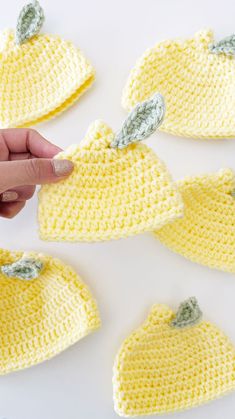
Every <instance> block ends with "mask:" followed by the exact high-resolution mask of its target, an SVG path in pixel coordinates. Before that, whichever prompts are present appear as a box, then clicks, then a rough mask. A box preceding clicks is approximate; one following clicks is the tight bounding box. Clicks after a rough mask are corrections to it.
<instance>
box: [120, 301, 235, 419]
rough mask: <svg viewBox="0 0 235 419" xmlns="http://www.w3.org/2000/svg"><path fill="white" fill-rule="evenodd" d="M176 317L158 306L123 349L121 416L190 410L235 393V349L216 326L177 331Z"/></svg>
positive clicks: (165, 308) (127, 340)
mask: <svg viewBox="0 0 235 419" xmlns="http://www.w3.org/2000/svg"><path fill="white" fill-rule="evenodd" d="M173 318H174V313H173V312H172V311H171V309H170V308H169V307H167V306H165V305H161V304H159V305H154V306H153V308H152V310H151V312H150V314H149V316H148V318H147V321H145V323H144V324H143V325H142V326H141V327H140V328H139V329H137V330H136V331H135V332H134V333H132V334H131V335H130V336H129V337H128V338H127V339H126V340H125V341H124V343H123V344H122V347H121V349H120V351H119V353H118V355H117V357H116V360H115V365H114V375H113V389H114V404H115V410H116V412H117V413H118V414H119V415H120V416H135V415H150V414H163V413H169V412H175V411H178V410H183V409H188V408H191V407H194V406H197V405H200V404H202V403H205V402H207V401H209V400H212V399H215V398H217V397H219V396H222V395H224V394H225V393H228V392H230V391H232V390H235V350H234V346H233V345H232V343H231V342H230V341H229V339H228V338H227V337H225V336H224V334H223V333H222V332H221V331H220V330H219V329H218V328H217V327H216V326H214V325H213V324H211V323H209V322H206V321H202V322H201V323H199V324H198V325H196V326H192V327H188V328H185V329H175V328H173V327H172V326H171V325H170V322H171V320H172V319H173Z"/></svg>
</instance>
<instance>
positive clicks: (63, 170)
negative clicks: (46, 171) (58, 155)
mask: <svg viewBox="0 0 235 419" xmlns="http://www.w3.org/2000/svg"><path fill="white" fill-rule="evenodd" d="M52 165H53V169H54V172H55V175H56V176H67V175H69V174H70V173H71V172H72V170H73V167H74V165H73V163H72V162H71V161H70V160H58V159H54V160H52Z"/></svg>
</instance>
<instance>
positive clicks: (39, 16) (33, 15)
mask: <svg viewBox="0 0 235 419" xmlns="http://www.w3.org/2000/svg"><path fill="white" fill-rule="evenodd" d="M44 19H45V18H44V12H43V9H42V7H41V6H40V4H39V3H38V1H34V2H33V3H29V4H26V5H25V6H24V7H23V9H22V10H21V12H20V14H19V17H18V20H17V25H16V34H15V40H16V44H17V45H21V44H23V43H24V42H25V41H27V40H28V39H30V38H32V37H33V36H34V35H36V34H38V32H39V31H40V29H41V27H42V25H43V22H44Z"/></svg>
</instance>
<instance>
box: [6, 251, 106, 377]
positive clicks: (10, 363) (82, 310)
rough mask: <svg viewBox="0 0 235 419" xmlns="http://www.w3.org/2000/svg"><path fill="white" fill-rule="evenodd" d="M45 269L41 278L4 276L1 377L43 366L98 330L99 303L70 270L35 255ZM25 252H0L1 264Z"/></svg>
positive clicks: (56, 261) (11, 261)
mask: <svg viewBox="0 0 235 419" xmlns="http://www.w3.org/2000/svg"><path fill="white" fill-rule="evenodd" d="M29 256H30V257H33V258H40V259H41V260H42V261H43V263H44V268H43V270H42V272H41V273H40V275H39V277H38V278H37V279H34V280H31V281H28V282H27V281H24V280H20V279H15V278H8V277H7V276H6V275H4V274H2V273H1V272H0V286H1V292H0V324H1V334H0V348H1V351H0V374H6V373H9V372H12V371H16V370H20V369H22V368H27V367H30V366H32V365H34V364H37V363H39V362H42V361H45V360H46V359H49V358H51V357H52V356H54V355H57V354H58V353H59V352H61V351H63V350H64V349H66V348H67V347H68V346H70V345H72V344H73V343H75V342H77V341H78V340H79V339H81V338H82V337H84V336H86V335H87V334H88V333H90V332H92V331H93V330H95V329H97V328H98V327H99V326H100V319H99V313H98V309H97V306H96V302H95V301H94V299H93V297H92V296H91V294H90V291H89V290H88V288H87V287H86V285H85V284H83V282H82V281H81V279H80V278H79V276H78V275H77V274H76V273H75V272H74V270H73V269H72V268H70V267H69V266H66V265H64V264H63V263H62V262H61V261H60V260H58V259H54V258H52V257H50V256H45V255H41V254H37V253H34V252H31V253H30V254H29ZM21 257H22V252H9V251H7V250H2V249H1V251H0V265H4V264H7V263H13V262H15V261H16V260H18V259H20V258H21Z"/></svg>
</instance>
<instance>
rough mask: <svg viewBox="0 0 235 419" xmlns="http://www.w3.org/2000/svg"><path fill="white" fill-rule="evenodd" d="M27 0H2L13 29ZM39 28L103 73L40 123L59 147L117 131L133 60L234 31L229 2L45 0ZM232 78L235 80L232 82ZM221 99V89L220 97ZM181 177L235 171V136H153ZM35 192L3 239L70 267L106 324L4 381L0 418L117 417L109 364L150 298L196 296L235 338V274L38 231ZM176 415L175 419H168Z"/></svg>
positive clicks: (124, 244)
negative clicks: (163, 46)
mask: <svg viewBox="0 0 235 419" xmlns="http://www.w3.org/2000/svg"><path fill="white" fill-rule="evenodd" d="M22 6H23V2H22V1H19V0H7V1H5V2H3V4H2V7H1V13H0V27H1V28H5V27H14V25H15V21H16V18H17V15H18V12H19V10H20V9H21V7H22ZM42 6H43V7H44V10H45V14H46V22H45V24H44V31H45V32H48V33H54V34H59V35H61V36H63V37H64V38H65V39H71V40H73V41H74V43H75V44H76V45H78V46H79V47H80V48H81V49H82V50H83V51H84V52H85V54H86V56H87V57H89V58H90V60H91V62H92V63H93V65H94V66H95V68H96V70H97V80H96V82H95V84H94V85H93V87H92V88H91V89H90V91H89V92H87V93H86V94H85V95H84V96H83V97H82V98H81V100H80V101H78V103H77V104H76V105H75V106H73V107H72V108H71V109H69V110H68V111H66V112H65V113H64V114H62V115H61V116H60V117H58V118H57V119H55V120H53V121H49V122H47V123H45V124H43V125H40V126H38V127H37V129H38V130H39V131H40V132H41V133H42V134H43V135H44V136H45V137H46V138H48V139H49V140H51V141H53V142H55V143H57V144H58V145H60V146H61V147H67V146H68V145H70V144H71V143H79V142H80V141H81V139H82V138H83V136H84V134H85V132H86V130H87V128H88V125H89V124H90V123H91V122H92V121H93V120H95V119H97V118H102V119H103V120H105V121H106V122H107V123H108V124H109V125H110V126H111V127H112V128H113V129H114V130H117V129H118V128H119V127H120V126H121V123H122V121H123V119H124V118H125V116H126V114H125V113H124V111H123V110H122V108H121V105H120V99H121V91H122V88H123V86H124V83H125V81H126V78H127V76H128V74H129V70H130V69H131V67H132V66H133V65H134V63H135V61H136V59H137V58H138V57H139V56H140V55H141V54H142V53H143V52H144V51H145V49H146V48H147V47H149V46H152V45H154V44H155V43H156V42H157V41H160V40H163V39H166V38H172V37H180V36H182V37H188V36H191V35H193V34H194V32H196V31H198V30H200V29H202V28H207V27H211V28H213V29H214V30H215V35H216V39H220V38H221V37H223V36H226V35H230V34H231V33H233V32H234V31H235V26H234V16H235V3H234V0H223V1H222V2H216V1H215V0H191V1H189V0H117V1H112V0H99V1H91V0H86V1H79V0H66V1H58V0H50V1H46V0H44V1H43V0H42ZM234 83H235V81H234ZM221 101H223V98H221ZM148 144H150V145H151V146H152V147H153V148H154V150H155V151H156V152H157V154H158V155H159V156H160V157H161V158H162V159H163V160H164V161H165V162H166V163H167V165H168V167H169V169H170V171H171V172H172V174H173V177H174V179H179V178H181V177H183V176H185V175H189V174H199V173H203V172H205V173H206V172H210V171H216V170H218V169H220V168H221V167H232V168H234V169H235V159H234V156H235V140H234V141H233V140H228V141H226V140H224V141H223V140H222V141H204V140H193V139H185V138H176V137H173V136H170V135H166V134H163V133H157V134H156V135H154V136H153V137H152V138H151V139H150V140H148ZM36 210H37V198H36V197H35V198H34V199H33V200H32V201H31V202H30V203H28V205H27V207H26V209H25V210H24V211H23V212H22V214H21V215H19V216H18V217H16V219H14V220H10V221H5V220H1V221H0V231H1V233H0V240H1V246H2V247H6V248H10V249H25V250H29V249H33V250H38V251H43V252H47V253H51V254H52V255H54V256H57V257H60V258H61V259H63V260H64V261H65V262H67V263H68V264H71V265H72V266H73V267H74V268H75V269H76V270H77V271H78V272H79V273H80V275H81V276H82V278H83V279H84V280H85V282H86V283H87V284H89V286H90V288H91V290H92V291H93V294H94V295H95V296H96V298H97V300H98V303H99V307H100V311H101V316H102V321H103V327H102V328H101V329H100V331H98V332H96V333H94V334H92V335H90V336H88V337H87V338H85V339H83V340H81V341H80V342H78V343H77V344H76V345H74V346H73V347H71V348H69V349H68V350H66V351H65V352H63V353H62V354H60V355H59V356H57V357H55V358H54V359H52V360H50V361H48V362H45V363H43V364H40V365H38V366H35V367H32V368H30V369H28V370H24V371H21V372H17V373H14V374H10V375H8V376H5V377H1V378H0V419H3V418H6V419H42V418H43V419H78V418H81V419H115V418H117V415H116V414H115V413H114V411H113V403H112V365H113V359H114V356H115V354H116V352H117V350H118V348H119V346H120V344H121V342H122V340H123V339H124V338H125V337H126V336H127V335H128V334H129V333H130V332H131V331H132V330H133V329H134V328H136V327H137V326H139V324H140V323H141V322H142V321H143V320H144V319H145V318H146V315H147V313H148V310H149V309H150V307H151V305H152V304H153V303H159V302H160V303H166V304H169V305H170V306H171V307H172V308H174V309H175V308H176V307H177V305H178V304H179V302H180V301H181V300H183V299H185V298H187V297H188V296H191V295H195V296H197V298H198V300H199V302H200V305H201V308H202V309H203V311H204V315H205V317H206V318H207V319H209V320H212V321H214V322H215V323H217V325H218V326H220V327H221V328H222V329H223V330H224V331H225V332H226V333H227V334H228V335H229V336H230V337H231V339H232V340H233V341H234V343H235V327H234V324H235V323H234V316H235V305H234V296H235V279H234V275H230V274H226V273H223V272H219V271H212V270H210V269H209V268H206V267H203V266H199V265H196V264H193V263H191V262H190V261H187V260H185V259H184V258H183V257H181V256H179V255H176V254H174V253H172V252H171V251H170V250H168V249H166V248H165V247H163V246H162V245H161V244H160V243H158V242H157V240H155V239H154V238H153V237H152V236H151V235H150V234H146V235H142V236H136V237H133V238H129V239H123V240H119V241H113V242H106V243H100V244H73V245H71V244H57V243H44V242H42V241H40V240H39V238H38V234H37V222H36ZM234 412H235V394H231V395H229V396H226V397H224V398H222V399H220V400H217V401H214V402H211V403H210V404H208V405H205V406H202V407H199V408H196V409H193V410H191V411H187V412H185V413H180V414H175V415H174V417H175V418H182V419H184V418H188V419H199V418H200V419H205V418H208V417H213V419H221V418H222V417H225V418H226V419H230V418H234ZM168 417H169V419H170V418H171V417H173V416H172V415H169V416H168Z"/></svg>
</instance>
